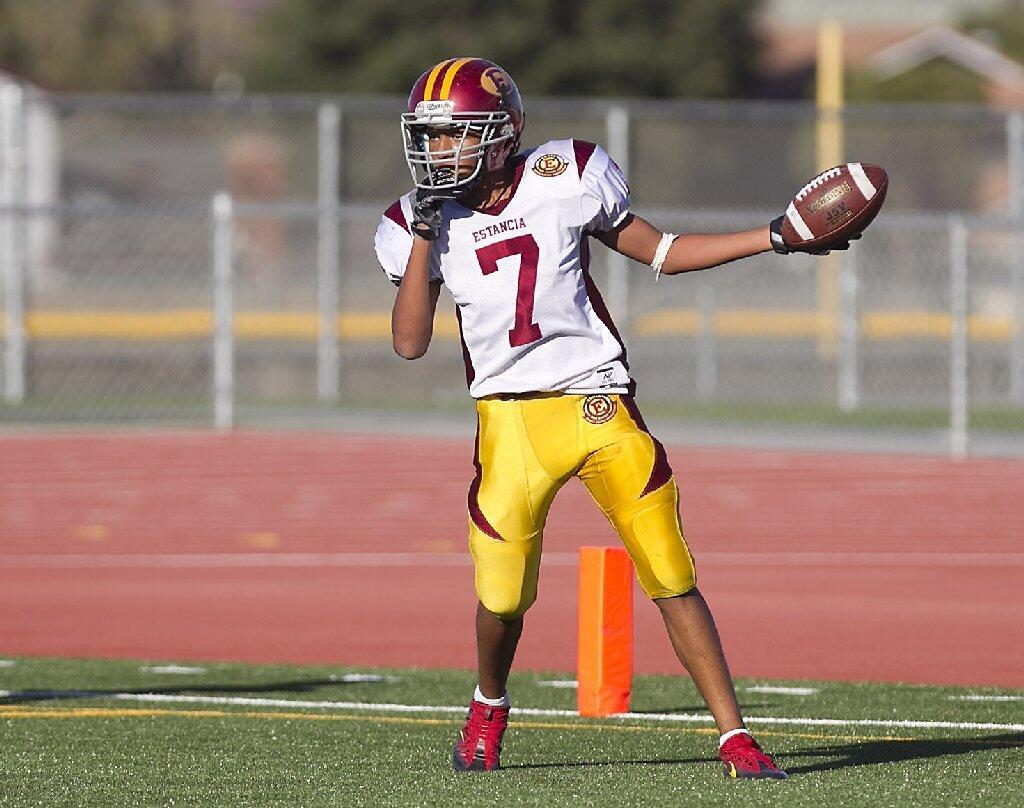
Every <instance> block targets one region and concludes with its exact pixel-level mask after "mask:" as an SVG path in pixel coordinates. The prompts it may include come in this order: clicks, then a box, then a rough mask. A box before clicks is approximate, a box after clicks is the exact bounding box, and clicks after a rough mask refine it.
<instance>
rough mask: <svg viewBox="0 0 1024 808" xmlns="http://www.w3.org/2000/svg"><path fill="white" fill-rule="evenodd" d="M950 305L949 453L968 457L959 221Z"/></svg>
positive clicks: (952, 248)
mask: <svg viewBox="0 0 1024 808" xmlns="http://www.w3.org/2000/svg"><path fill="white" fill-rule="evenodd" d="M949 253H950V254H949V259H950V273H949V303H950V315H951V319H952V328H951V329H950V343H949V368H950V370H949V379H950V385H949V451H950V454H951V455H952V456H953V457H954V458H957V459H961V458H963V457H965V456H966V455H967V439H968V438H967V428H968V423H967V419H968V387H967V385H968V381H967V372H968V371H967V359H968V357H967V349H968V343H967V310H968V302H967V228H966V227H965V226H964V223H963V220H961V219H957V220H956V221H955V222H954V223H953V226H952V227H951V228H950V244H949Z"/></svg>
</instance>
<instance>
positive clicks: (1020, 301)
mask: <svg viewBox="0 0 1024 808" xmlns="http://www.w3.org/2000/svg"><path fill="white" fill-rule="evenodd" d="M1006 173H1007V177H1006V182H1007V188H1008V194H1007V196H1008V198H1009V208H1010V213H1011V215H1013V216H1015V217H1016V218H1017V221H1018V227H1020V228H1024V221H1022V216H1024V113H1022V112H1020V111H1016V112H1011V113H1010V114H1009V115H1007V117H1006ZM1021 236H1022V232H1021V230H1018V232H1017V234H1016V238H1017V246H1019V245H1020V240H1021ZM1012 254H1013V263H1012V265H1011V266H1010V307H1011V322H1010V328H1011V329H1012V330H1011V333H1010V357H1009V365H1010V400H1011V401H1012V402H1013V403H1015V404H1021V405H1024V256H1022V255H1021V254H1020V250H1019V249H1017V250H1014V251H1013V253H1012Z"/></svg>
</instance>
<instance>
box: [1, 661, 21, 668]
mask: <svg viewBox="0 0 1024 808" xmlns="http://www.w3.org/2000/svg"><path fill="white" fill-rule="evenodd" d="M17 664H18V663H17V662H15V661H14V660H13V659H0V668H13V667H14V666H15V665H17Z"/></svg>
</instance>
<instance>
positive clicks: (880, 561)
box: [0, 552, 1024, 569]
mask: <svg viewBox="0 0 1024 808" xmlns="http://www.w3.org/2000/svg"><path fill="white" fill-rule="evenodd" d="M697 560H698V562H699V563H701V564H704V565H710V566H719V565H721V566H737V565H744V566H787V567H851V566H852V567H856V566H866V567H1007V566H1009V567H1020V566H1024V553H883V552H865V553H846V552H835V553H832V552H821V553H818V552H792V553H787V552H764V553H714V552H712V553H699V554H698V555H697ZM0 561H2V563H3V565H4V566H5V567H18V568H25V567H30V568H74V569H102V568H117V567H168V568H174V567H177V568H212V567H324V566H328V567H468V566H469V565H470V563H471V560H470V557H469V554H468V553H420V552H414V553H10V554H0ZM543 563H544V564H545V565H546V566H549V567H551V566H554V567H574V566H576V564H577V563H578V556H577V554H576V553H572V552H550V553H545V554H544V562H543Z"/></svg>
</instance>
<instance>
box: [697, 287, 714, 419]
mask: <svg viewBox="0 0 1024 808" xmlns="http://www.w3.org/2000/svg"><path fill="white" fill-rule="evenodd" d="M697 306H698V308H699V324H698V336H697V397H698V398H699V399H700V400H701V401H710V400H711V399H713V398H714V397H715V390H716V388H717V387H718V350H717V348H718V345H717V341H716V340H715V287H714V286H712V285H711V282H710V281H708V280H704V282H703V283H701V285H700V286H699V287H697Z"/></svg>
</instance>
